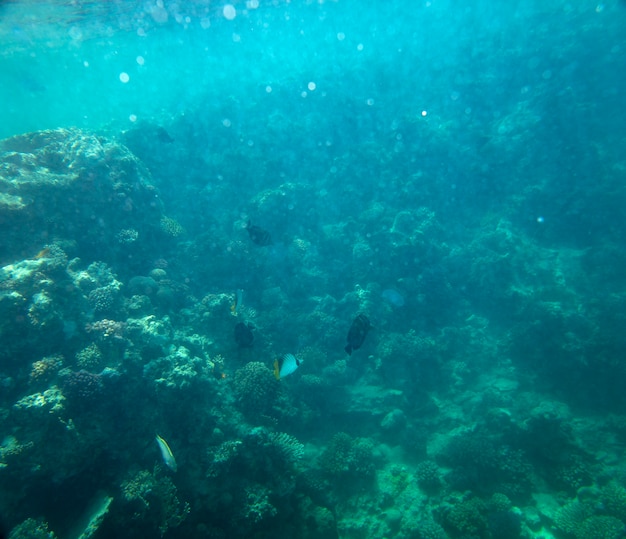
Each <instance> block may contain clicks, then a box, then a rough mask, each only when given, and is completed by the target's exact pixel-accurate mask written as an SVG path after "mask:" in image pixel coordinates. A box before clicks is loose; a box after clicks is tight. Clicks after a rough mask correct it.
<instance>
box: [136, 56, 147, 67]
mask: <svg viewBox="0 0 626 539" xmlns="http://www.w3.org/2000/svg"><path fill="white" fill-rule="evenodd" d="M135 60H137V63H138V64H139V65H140V66H142V65H144V64H145V63H146V61H145V60H144V57H143V56H137V58H135Z"/></svg>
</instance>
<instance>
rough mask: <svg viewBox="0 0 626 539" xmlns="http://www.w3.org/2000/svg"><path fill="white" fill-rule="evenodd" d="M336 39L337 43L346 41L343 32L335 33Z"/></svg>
mask: <svg viewBox="0 0 626 539" xmlns="http://www.w3.org/2000/svg"><path fill="white" fill-rule="evenodd" d="M337 39H338V40H339V41H343V40H344V39H346V34H344V33H343V32H339V33H337Z"/></svg>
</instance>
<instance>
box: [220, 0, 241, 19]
mask: <svg viewBox="0 0 626 539" xmlns="http://www.w3.org/2000/svg"><path fill="white" fill-rule="evenodd" d="M222 13H223V14H224V18H225V19H227V20H229V21H232V20H233V19H234V18H235V17H236V16H237V10H236V9H235V6H233V5H232V4H226V5H225V6H224V9H223V10H222Z"/></svg>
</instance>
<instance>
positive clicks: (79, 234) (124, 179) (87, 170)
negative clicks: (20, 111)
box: [0, 129, 161, 260]
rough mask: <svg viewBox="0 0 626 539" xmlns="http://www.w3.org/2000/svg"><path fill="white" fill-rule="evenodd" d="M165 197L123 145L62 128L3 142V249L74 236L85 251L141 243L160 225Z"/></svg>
mask: <svg viewBox="0 0 626 539" xmlns="http://www.w3.org/2000/svg"><path fill="white" fill-rule="evenodd" d="M160 212H161V203H160V200H159V198H158V194H157V192H156V189H155V188H154V187H153V186H152V185H151V183H150V174H149V172H148V171H147V169H146V168H145V167H144V166H143V165H142V164H141V163H140V161H139V160H138V159H137V158H136V157H135V156H133V154H132V153H131V152H130V151H129V150H128V149H127V148H126V147H124V146H122V145H120V144H118V143H116V142H112V141H109V140H106V139H104V138H101V137H98V136H95V135H93V134H90V133H87V132H85V131H81V130H79V129H56V130H50V131H40V132H36V133H29V134H25V135H19V136H15V137H12V138H9V139H6V140H3V141H0V230H2V234H1V235H0V252H2V253H3V255H2V256H3V259H5V260H14V259H16V258H21V257H22V256H23V255H24V254H26V253H32V255H33V256H34V255H35V253H37V252H38V251H39V250H40V249H41V247H42V246H43V245H45V244H47V243H48V242H49V240H50V238H63V239H71V240H74V241H75V242H76V244H77V247H78V252H79V253H94V252H96V251H94V249H101V253H100V256H101V257H103V256H106V253H107V252H110V251H111V249H112V248H111V246H120V247H123V246H128V244H127V243H125V242H124V241H120V238H122V239H123V238H125V236H124V235H123V234H122V232H123V231H125V230H130V229H132V230H135V231H136V232H137V238H138V239H137V241H136V242H133V243H132V244H131V246H132V248H133V249H136V244H137V243H139V242H141V241H142V239H145V238H147V237H149V236H150V234H151V232H153V231H156V230H158V229H159V222H160V219H161V215H160Z"/></svg>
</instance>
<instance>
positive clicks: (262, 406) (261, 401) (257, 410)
mask: <svg viewBox="0 0 626 539" xmlns="http://www.w3.org/2000/svg"><path fill="white" fill-rule="evenodd" d="M278 389H279V386H278V382H277V381H276V378H275V377H274V374H273V373H272V371H271V370H270V369H269V368H268V367H267V366H266V365H264V364H263V363H260V362H258V361H251V362H250V363H248V364H246V365H245V366H244V367H243V368H241V369H238V370H237V371H236V372H235V376H234V377H233V391H234V393H235V397H236V399H237V404H238V406H239V407H240V408H241V410H242V411H243V412H244V413H246V414H248V415H250V416H258V415H260V414H267V413H269V412H271V410H272V407H273V406H274V403H275V401H276V398H277V396H278Z"/></svg>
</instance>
